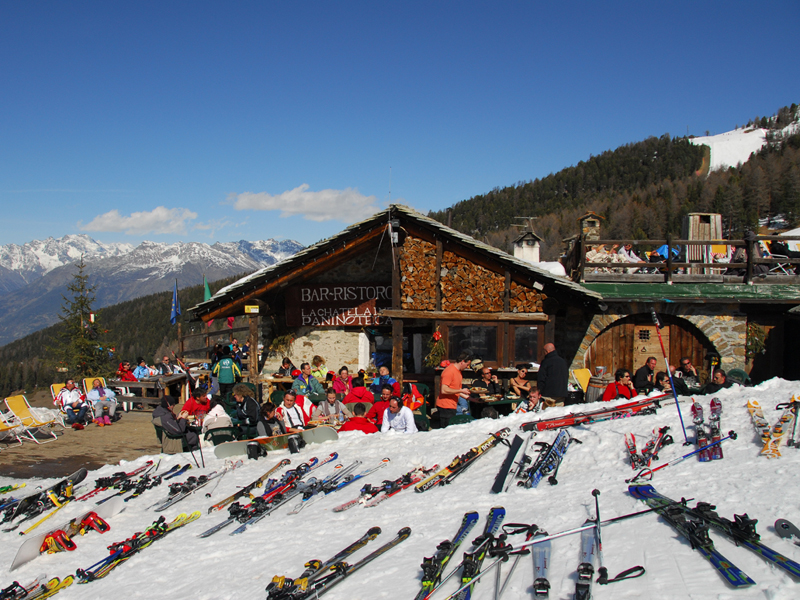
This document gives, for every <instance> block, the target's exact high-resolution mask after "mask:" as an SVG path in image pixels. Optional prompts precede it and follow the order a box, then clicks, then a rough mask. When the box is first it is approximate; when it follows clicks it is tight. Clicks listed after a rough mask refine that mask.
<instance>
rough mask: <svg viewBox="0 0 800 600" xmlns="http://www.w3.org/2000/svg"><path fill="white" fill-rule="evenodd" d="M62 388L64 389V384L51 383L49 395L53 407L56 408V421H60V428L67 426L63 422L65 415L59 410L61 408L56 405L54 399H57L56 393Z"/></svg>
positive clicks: (62, 410)
mask: <svg viewBox="0 0 800 600" xmlns="http://www.w3.org/2000/svg"><path fill="white" fill-rule="evenodd" d="M63 388H64V384H63V383H53V384H51V385H50V395H51V396H52V397H53V405H54V406H55V407H56V410H57V411H58V420H59V421H61V426H62V427H66V426H67V424H66V422H65V421H64V417H65V416H66V414H67V413H66V412H64V409H63V408H61V406H59V405H58V404H56V398H58V393H59V392H60V391H61V390H62V389H63Z"/></svg>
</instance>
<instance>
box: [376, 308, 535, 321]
mask: <svg viewBox="0 0 800 600" xmlns="http://www.w3.org/2000/svg"><path fill="white" fill-rule="evenodd" d="M380 314H381V316H384V317H391V318H392V319H393V320H394V319H426V320H427V319H440V320H442V321H536V322H539V323H546V322H547V321H549V320H550V317H548V316H547V315H546V314H544V313H511V312H502V313H479V312H444V311H441V310H393V309H388V308H387V309H384V310H382V311H381V313H380Z"/></svg>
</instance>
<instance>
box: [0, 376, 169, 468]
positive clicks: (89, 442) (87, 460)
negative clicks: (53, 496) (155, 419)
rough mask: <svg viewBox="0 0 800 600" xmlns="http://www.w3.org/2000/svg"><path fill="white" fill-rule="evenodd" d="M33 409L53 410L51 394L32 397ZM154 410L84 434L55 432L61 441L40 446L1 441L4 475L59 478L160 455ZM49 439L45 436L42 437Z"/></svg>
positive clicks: (135, 413) (90, 428)
mask: <svg viewBox="0 0 800 600" xmlns="http://www.w3.org/2000/svg"><path fill="white" fill-rule="evenodd" d="M26 397H27V398H28V402H30V404H31V406H40V407H43V408H53V402H52V400H51V398H50V394H49V393H48V392H40V393H37V394H35V395H28V396H26ZM151 412H152V411H150V410H135V411H131V412H127V413H125V412H123V413H122V418H121V419H120V420H119V421H117V422H115V423H114V424H113V425H111V426H110V427H109V426H106V427H98V426H97V425H94V424H92V425H89V426H87V427H86V429H84V430H82V431H75V430H74V429H71V428H69V427H67V428H66V429H65V430H63V431H62V430H61V428H60V427H57V428H56V429H55V430H54V431H55V432H56V434H57V435H58V440H57V441H53V442H48V443H45V444H39V445H36V444H35V443H33V442H31V441H27V442H24V443H23V444H22V446H12V445H9V444H8V443H7V442H5V441H0V473H2V474H3V475H5V476H8V477H18V478H20V479H29V478H31V477H59V476H66V475H69V474H70V473H73V472H75V471H76V470H78V469H79V468H81V467H86V468H87V469H90V470H91V469H96V468H98V467H100V466H102V465H105V464H117V463H119V461H121V460H133V459H134V458H138V457H139V456H141V455H143V454H156V453H158V452H159V451H160V448H161V447H160V445H159V443H158V440H157V438H156V433H155V430H154V429H153V424H152V422H151V417H150V415H151ZM39 437H41V438H42V439H45V438H44V436H39Z"/></svg>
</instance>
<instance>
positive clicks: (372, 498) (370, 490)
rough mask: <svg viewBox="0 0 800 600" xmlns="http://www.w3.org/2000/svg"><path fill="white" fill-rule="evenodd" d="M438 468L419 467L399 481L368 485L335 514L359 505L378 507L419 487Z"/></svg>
mask: <svg viewBox="0 0 800 600" xmlns="http://www.w3.org/2000/svg"><path fill="white" fill-rule="evenodd" d="M438 468H439V465H433V466H432V467H430V468H427V469H426V468H425V467H417V468H415V469H412V470H411V471H409V472H408V473H405V474H403V475H401V476H400V477H398V478H397V479H387V480H385V481H383V482H382V483H380V484H378V485H371V484H367V485H365V486H364V487H362V488H361V491H360V492H359V495H358V496H357V497H356V498H353V499H352V500H348V501H347V502H345V503H344V504H340V505H339V506H337V507H335V508H334V509H333V512H342V511H345V510H347V509H349V508H353V507H354V506H358V505H359V504H361V505H363V506H364V507H365V508H371V507H373V506H377V505H378V504H380V503H381V502H383V501H385V500H388V499H389V498H391V497H392V496H396V495H397V494H399V493H400V492H402V491H403V490H405V489H408V488H410V487H411V486H412V485H417V484H418V483H420V482H421V481H423V480H424V479H425V478H426V477H428V476H429V475H430V474H431V473H434V472H435V471H436V470H437V469H438Z"/></svg>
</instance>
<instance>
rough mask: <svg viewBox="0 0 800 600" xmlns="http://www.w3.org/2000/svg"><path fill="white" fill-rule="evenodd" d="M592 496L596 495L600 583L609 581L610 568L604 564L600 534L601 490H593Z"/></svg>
mask: <svg viewBox="0 0 800 600" xmlns="http://www.w3.org/2000/svg"><path fill="white" fill-rule="evenodd" d="M592 496H594V511H595V513H594V514H595V523H596V525H595V528H594V535H595V537H596V538H597V559H598V560H599V561H600V567H599V568H598V569H597V572H598V573H599V574H600V577H598V578H597V581H598V583H604V582H606V581H608V569H606V568H605V567H604V566H603V538H602V536H601V535H600V529H601V528H600V525H601V522H600V490H596V489H595V490H592Z"/></svg>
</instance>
